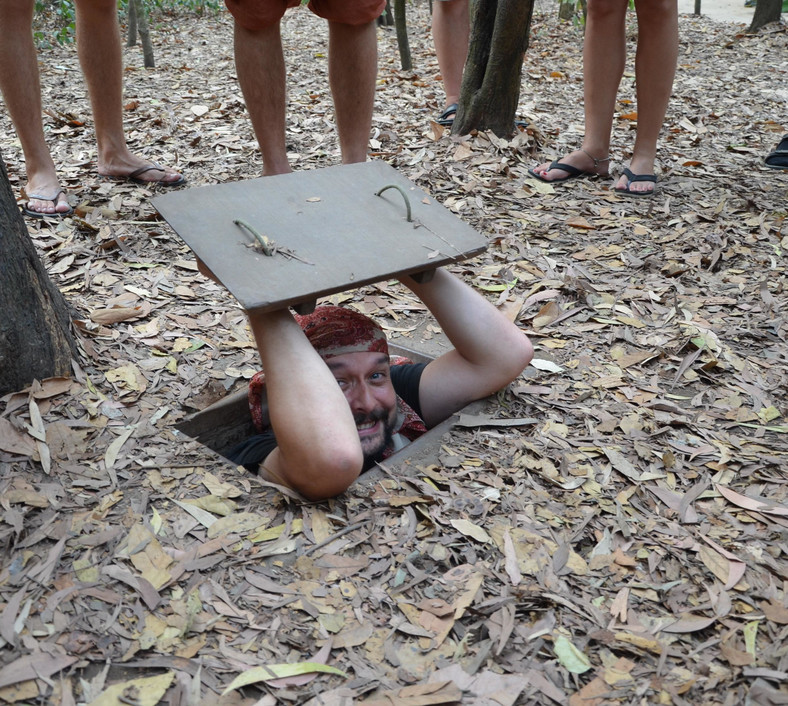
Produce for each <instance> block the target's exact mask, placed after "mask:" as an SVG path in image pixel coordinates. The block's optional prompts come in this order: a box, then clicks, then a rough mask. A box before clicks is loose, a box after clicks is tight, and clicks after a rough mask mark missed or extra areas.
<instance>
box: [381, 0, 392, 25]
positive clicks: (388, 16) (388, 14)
mask: <svg viewBox="0 0 788 706" xmlns="http://www.w3.org/2000/svg"><path fill="white" fill-rule="evenodd" d="M393 24H394V13H393V12H392V9H391V0H386V9H385V10H383V12H381V13H380V16H379V17H378V26H379V27H391V26H392V25H393Z"/></svg>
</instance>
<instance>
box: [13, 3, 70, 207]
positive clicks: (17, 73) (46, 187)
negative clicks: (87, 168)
mask: <svg viewBox="0 0 788 706" xmlns="http://www.w3.org/2000/svg"><path fill="white" fill-rule="evenodd" d="M32 23H33V0H1V1H0V27H2V28H3V30H2V31H3V38H2V40H1V41H0V89H2V92H3V97H4V98H5V103H6V107H7V108H8V113H9V115H10V116H11V120H12V121H13V123H14V127H15V128H16V132H17V135H19V141H20V142H21V143H22V151H23V152H24V155H25V169H26V170H27V186H26V187H25V192H26V193H27V195H28V203H27V208H28V209H29V210H31V211H36V212H38V213H56V212H59V213H65V212H66V211H68V210H69V208H70V207H69V205H68V203H67V201H66V196H65V194H64V193H59V192H60V184H59V183H58V179H57V172H56V170H55V164H54V162H53V161H52V156H51V155H50V153H49V148H48V147H47V143H46V138H45V137H44V126H43V123H42V121H41V84H40V81H39V76H38V59H37V57H36V49H35V45H34V43H33V32H32ZM30 194H38V195H40V196H44V197H50V198H53V199H56V201H48V200H46V199H31V198H29V196H30Z"/></svg>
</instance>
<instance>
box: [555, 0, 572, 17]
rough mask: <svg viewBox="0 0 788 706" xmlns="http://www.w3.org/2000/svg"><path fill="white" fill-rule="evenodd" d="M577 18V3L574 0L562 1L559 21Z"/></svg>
mask: <svg viewBox="0 0 788 706" xmlns="http://www.w3.org/2000/svg"><path fill="white" fill-rule="evenodd" d="M574 16H575V1H574V0H561V4H560V5H559V6H558V19H560V20H571V19H572V18H573V17H574Z"/></svg>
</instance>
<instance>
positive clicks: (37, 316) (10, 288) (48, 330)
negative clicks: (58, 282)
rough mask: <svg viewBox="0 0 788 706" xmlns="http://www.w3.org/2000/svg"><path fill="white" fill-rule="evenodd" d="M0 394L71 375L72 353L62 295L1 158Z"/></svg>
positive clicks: (0, 156) (74, 350)
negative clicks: (33, 239)
mask: <svg viewBox="0 0 788 706" xmlns="http://www.w3.org/2000/svg"><path fill="white" fill-rule="evenodd" d="M0 311H2V312H3V313H2V316H0V395H4V394H6V393H8V392H16V391H17V390H21V389H22V388H24V387H26V386H27V385H29V384H30V383H31V382H33V380H42V379H44V378H49V377H53V376H56V375H68V374H70V372H71V360H72V358H76V357H77V348H76V344H75V343H74V339H73V338H72V336H71V330H70V325H71V317H70V316H69V313H68V308H67V305H66V301H65V299H63V295H62V294H61V293H60V291H59V290H58V289H57V287H56V286H55V285H54V284H53V283H52V282H51V280H50V279H49V277H48V275H47V273H46V270H45V269H44V266H43V265H42V264H41V260H39V258H38V255H37V253H36V251H35V248H34V247H33V243H32V242H31V240H30V237H29V235H28V233H27V227H26V226H25V222H24V220H23V218H22V214H21V212H20V211H19V208H18V206H17V205H16V202H15V200H14V195H13V193H12V191H11V184H9V182H8V174H7V173H6V169H5V162H3V158H2V155H0Z"/></svg>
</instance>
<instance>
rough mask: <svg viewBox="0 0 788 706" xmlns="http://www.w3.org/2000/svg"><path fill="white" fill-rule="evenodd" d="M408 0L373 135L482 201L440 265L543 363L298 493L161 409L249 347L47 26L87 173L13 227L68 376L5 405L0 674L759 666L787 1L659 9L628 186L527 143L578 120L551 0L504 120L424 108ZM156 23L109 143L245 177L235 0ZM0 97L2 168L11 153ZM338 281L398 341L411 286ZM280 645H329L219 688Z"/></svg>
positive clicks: (80, 699)
mask: <svg viewBox="0 0 788 706" xmlns="http://www.w3.org/2000/svg"><path fill="white" fill-rule="evenodd" d="M409 12H410V16H409V22H410V40H411V48H412V50H413V53H414V63H415V67H416V68H415V69H414V71H413V72H411V73H403V72H402V71H400V70H399V68H398V65H399V64H398V62H399V59H398V54H397V48H396V40H395V37H394V33H393V31H391V30H380V33H379V38H380V71H379V85H378V95H377V105H376V111H375V117H374V135H373V141H372V143H371V144H372V151H373V152H374V154H375V156H376V157H377V158H380V159H385V160H387V161H388V162H390V163H391V164H392V165H394V166H396V167H397V168H399V169H401V170H402V171H403V173H405V174H407V175H408V176H410V177H411V178H412V179H414V180H415V181H416V182H418V184H419V185H421V186H422V187H423V188H425V189H427V190H428V191H430V192H432V193H433V194H434V195H435V196H436V197H437V198H438V199H439V200H440V201H442V202H443V203H444V204H445V205H447V206H448V207H449V208H451V209H452V210H453V211H454V212H455V213H456V214H458V215H459V216H460V217H462V218H463V219H465V220H466V221H467V222H469V223H470V224H472V225H474V226H475V227H476V228H478V229H479V230H480V231H482V232H483V233H485V234H486V235H487V236H488V238H489V243H490V247H489V250H488V251H487V253H486V254H485V255H484V256H483V257H480V258H478V259H477V260H475V261H472V262H469V263H466V264H465V265H463V266H461V267H458V268H457V270H458V272H460V273H461V274H462V275H463V276H464V277H466V278H467V279H468V280H469V281H471V282H473V283H475V284H476V285H477V286H479V287H481V288H482V289H484V290H486V291H487V292H488V293H489V296H490V297H491V298H492V299H493V300H495V301H497V302H498V303H500V304H501V306H505V307H506V309H507V311H510V312H511V313H512V315H513V316H516V317H517V320H518V322H519V324H520V325H521V326H522V327H523V329H524V330H525V331H526V332H527V333H528V334H529V335H530V336H531V337H532V339H533V340H534V343H535V344H536V347H537V358H538V360H539V361H541V362H538V363H537V367H532V368H529V369H528V371H527V372H526V374H525V375H524V376H523V378H522V379H521V380H519V381H517V382H515V383H514V384H513V385H512V386H511V389H509V390H508V391H506V392H503V393H501V394H500V395H499V396H498V400H497V402H496V403H495V404H490V405H488V407H487V408H486V410H485V412H486V414H487V417H486V418H484V419H482V420H478V419H477V421H476V423H475V424H476V426H474V422H473V420H471V421H470V422H469V423H470V424H471V426H465V427H461V428H457V429H455V430H453V431H452V432H451V433H449V434H447V435H445V436H444V437H443V438H442V439H441V440H440V444H439V447H438V448H436V449H435V452H434V454H433V457H432V459H431V460H430V459H428V460H425V461H424V462H423V463H421V462H419V461H418V460H414V461H411V462H410V463H405V464H401V465H390V466H388V467H387V468H386V469H385V472H377V473H376V474H373V476H372V477H371V478H370V479H367V480H366V481H364V482H360V483H358V484H357V485H356V486H354V487H353V488H352V489H351V490H350V491H349V492H348V493H347V494H346V495H345V496H343V497H341V498H338V499H336V500H334V501H331V502H327V503H319V504H306V503H302V502H299V501H297V500H296V499H293V498H291V497H288V496H286V495H283V494H281V493H280V492H279V491H278V490H276V489H274V488H271V487H268V486H266V485H265V484H264V483H262V482H261V481H260V480H259V479H258V478H256V477H255V476H252V475H250V474H248V473H246V472H244V471H242V470H240V469H236V468H234V467H232V466H231V465H230V464H228V463H223V462H221V461H219V460H217V458H216V457H215V456H214V455H212V454H211V453H209V452H208V451H206V450H205V449H204V448H203V447H201V446H200V445H198V444H196V443H193V442H190V441H189V440H188V439H185V438H183V437H182V436H178V435H176V434H175V433H174V432H173V425H174V424H175V423H176V422H177V421H178V420H179V419H181V418H182V417H183V416H184V415H185V414H187V413H188V412H190V411H193V409H195V408H198V407H202V406H205V405H206V404H208V403H210V402H212V401H214V400H216V399H218V398H220V397H222V396H224V395H225V394H226V393H227V392H229V391H232V390H236V389H239V388H241V387H242V386H243V385H244V384H245V381H246V380H247V379H248V378H249V377H250V376H251V374H252V373H253V372H254V371H255V370H256V369H257V355H256V352H255V350H254V347H253V344H252V342H251V340H250V337H249V332H248V330H247V328H246V325H245V319H244V316H243V314H242V313H241V312H240V311H239V309H238V308H237V306H236V305H235V304H234V302H233V301H232V299H231V298H230V297H229V296H228V295H227V294H226V293H225V292H224V291H223V290H222V289H221V288H219V287H218V286H216V285H214V284H213V283H211V282H209V281H207V280H205V279H204V278H203V277H201V276H200V275H199V274H198V273H197V272H196V270H195V266H194V261H193V259H192V257H191V256H190V253H189V251H188V249H187V248H186V247H185V246H184V245H182V243H181V242H180V241H179V239H178V238H177V237H176V236H175V235H174V234H173V233H172V232H171V231H170V230H169V228H168V227H167V226H166V224H164V223H163V222H162V221H160V220H159V219H158V217H157V214H156V213H155V211H154V209H153V208H152V207H151V206H150V204H149V197H150V196H151V193H153V192H151V191H148V190H145V189H143V188H141V187H139V186H134V185H124V184H117V183H114V182H107V181H102V180H101V179H100V178H99V177H98V176H97V175H96V173H95V165H94V161H93V160H94V159H95V148H94V143H93V135H92V127H91V120H90V112H89V109H88V105H87V102H86V96H85V89H84V86H83V84H82V82H81V75H80V73H79V71H78V68H77V61H76V55H75V49H74V47H73V46H66V47H59V46H58V47H52V48H50V49H46V50H42V52H41V66H42V78H43V84H44V95H45V103H46V107H47V108H48V109H49V110H50V111H51V116H52V117H51V118H48V119H47V129H48V131H49V135H50V138H51V139H50V141H51V145H52V149H53V153H54V156H55V160H56V162H57V163H58V164H59V165H61V172H62V174H63V178H64V184H66V185H67V186H68V188H69V190H70V193H71V196H72V199H74V200H75V201H76V202H79V203H80V204H81V208H80V209H79V214H80V217H79V218H75V219H70V220H65V221H63V222H60V223H56V224H54V225H49V224H44V223H35V222H30V223H29V224H28V225H29V229H30V235H31V237H32V238H33V239H34V241H35V243H36V245H37V247H38V250H39V252H40V254H41V257H42V258H43V260H44V261H45V263H46V265H47V267H48V268H49V272H50V274H51V276H52V277H53V279H54V280H55V281H57V283H58V284H59V285H60V287H61V289H62V290H63V291H64V293H65V294H66V296H67V298H68V300H69V302H70V303H71V305H72V306H73V308H74V310H75V316H76V318H77V320H78V321H79V328H80V332H81V339H82V346H83V348H84V357H83V359H82V360H81V361H80V363H79V366H78V367H77V368H76V369H75V374H74V376H73V378H72V379H71V380H50V381H44V382H42V383H41V384H36V385H34V386H33V387H32V388H31V389H30V390H27V391H24V392H21V393H19V394H17V395H11V396H8V397H7V398H5V399H4V400H3V401H2V403H0V411H1V412H0V493H1V495H0V498H1V499H2V506H3V509H2V523H0V538H1V539H2V548H3V553H2V568H1V570H0V660H1V661H2V664H3V665H4V666H3V667H2V669H0V699H2V700H3V701H6V702H15V703H26V704H34V703H48V704H49V703H52V704H64V705H65V704H74V703H89V702H93V703H97V704H105V703H112V704H115V703H156V702H157V701H158V700H159V698H160V697H161V698H163V701H162V703H169V704H184V705H186V704H197V703H204V704H216V703H248V704H251V703H255V702H257V703H261V704H273V703H277V702H282V703H284V702H287V703H305V702H308V701H309V700H310V699H313V698H314V699H315V701H313V703H336V704H339V703H350V702H351V700H355V701H357V702H367V703H391V701H390V700H389V698H394V699H395V700H396V703H402V704H428V703H451V702H457V701H460V700H461V701H462V702H463V703H482V698H483V697H486V698H488V699H495V700H496V701H497V703H501V704H504V703H507V704H508V703H518V704H544V703H557V704H573V705H578V706H579V705H580V704H586V705H589V706H590V705H593V704H603V703H604V704H646V703H660V704H729V705H733V704H743V703H753V704H772V703H774V704H776V703H785V702H786V699H788V690H786V686H785V684H786V681H787V680H788V649H787V648H786V644H788V642H787V641H786V637H788V561H787V560H786V559H787V555H788V498H786V487H787V486H786V483H787V482H788V472H787V470H786V469H787V468H788V443H787V440H788V421H787V420H786V418H785V416H784V415H785V413H786V404H788V402H787V400H786V382H787V380H786V369H787V368H786V363H787V362H788V347H786V343H785V340H786V337H788V328H787V327H786V319H785V311H786V298H787V297H786V279H785V271H786V268H785V251H786V249H787V248H788V230H787V228H788V226H786V222H785V216H786V202H787V201H786V192H787V191H788V174H786V173H782V172H777V171H773V170H769V169H766V168H765V167H764V166H763V163H762V158H763V157H764V155H765V154H766V153H768V152H769V151H770V150H771V149H772V148H773V147H774V145H775V144H776V143H777V141H778V139H779V137H780V136H781V134H782V133H784V132H786V131H788V107H787V106H788V96H787V94H786V86H788V50H787V49H786V45H787V44H788V35H787V34H786V31H785V28H784V27H771V28H768V29H767V30H765V31H764V32H762V33H761V34H760V35H758V36H754V37H753V36H747V35H745V34H743V33H741V32H742V31H743V29H744V27H743V26H740V25H732V24H717V23H714V22H712V21H710V20H707V19H702V18H701V19H698V18H694V17H691V16H682V18H681V57H680V66H679V71H678V75H677V78H676V85H675V96H674V98H673V100H672V102H671V105H670V109H669V113H668V117H667V120H666V129H665V132H664V138H663V140H662V142H661V146H660V154H659V160H660V165H661V181H660V192H659V195H658V196H657V197H656V198H654V199H652V200H642V201H633V200H623V199H621V198H619V197H616V196H615V195H614V194H613V193H611V185H612V182H605V181H598V182H584V183H572V184H569V185H563V186H558V187H556V188H554V189H553V188H551V187H545V186H544V185H542V184H540V183H537V182H535V181H533V180H531V179H528V178H527V176H526V170H527V168H528V167H530V166H532V165H533V164H534V163H535V162H536V161H537V159H541V158H542V157H543V156H547V157H552V156H557V155H559V154H560V153H561V152H563V151H564V150H565V149H569V148H571V147H574V146H576V145H577V144H578V143H579V141H580V134H581V130H582V120H583V118H582V107H581V101H580V98H581V93H582V72H581V71H582V70H581V56H580V45H581V40H580V36H579V34H578V30H577V29H576V28H574V27H572V26H570V25H559V24H558V22H557V19H556V17H555V14H554V12H555V10H554V8H553V6H552V5H548V6H546V7H545V8H543V9H542V11H540V12H539V13H538V14H537V16H536V17H535V19H534V25H533V28H532V42H531V47H530V49H529V51H528V53H527V56H526V62H525V66H524V78H523V89H522V97H521V111H520V117H525V118H527V119H528V120H529V121H530V124H531V125H530V127H529V129H528V130H527V131H522V132H520V133H519V134H518V135H517V136H516V137H515V138H514V139H513V140H511V141H505V140H500V139H497V138H495V137H494V136H490V135H485V134H479V135H474V136H471V137H464V138H461V139H453V138H451V137H450V136H449V135H447V134H445V133H442V132H441V130H440V129H438V128H437V127H436V126H435V125H432V124H431V122H430V119H431V118H432V117H434V116H435V115H436V114H437V113H438V112H439V109H440V108H441V107H442V106H441V102H442V95H441V88H440V82H439V78H438V71H437V65H436V62H435V59H434V56H433V55H432V52H431V42H430V34H429V22H428V16H427V10H426V3H425V4H424V5H422V4H421V3H420V4H419V5H418V6H415V7H410V8H409ZM152 23H153V26H154V36H155V41H156V58H157V62H158V67H157V68H156V69H154V70H143V69H142V68H139V67H140V66H141V52H140V50H139V49H130V50H127V65H128V68H127V70H126V76H125V81H126V101H127V104H126V111H125V116H126V124H127V126H128V135H129V139H130V141H131V143H132V145H133V147H134V149H136V150H138V151H140V152H143V153H145V154H147V155H149V156H151V157H152V158H155V159H158V160H161V161H164V162H167V163H169V164H172V165H174V166H176V167H178V168H179V169H181V170H183V172H184V173H185V174H186V175H187V176H188V179H189V184H190V185H192V186H195V185H201V184H211V183H217V182H228V181H233V180H237V179H243V178H249V177H254V176H257V175H258V174H259V173H260V159H259V156H258V154H257V151H256V144H255V141H254V138H253V136H252V133H251V128H250V125H249V122H248V120H247V118H246V115H245V113H244V106H243V103H242V100H241V98H240V93H239V90H238V87H237V83H236V81H235V79H234V69H233V60H232V49H231V41H232V40H231V24H230V22H229V21H228V17H227V15H226V14H225V13H221V14H220V15H218V16H213V15H209V16H205V17H203V18H199V19H197V18H194V17H190V16H185V15H184V16H179V15H175V16H166V17H158V18H156V17H154V18H152ZM324 29H325V28H324V26H323V24H322V23H320V22H319V21H316V20H314V19H313V18H312V17H311V16H310V15H309V13H307V12H302V11H298V12H294V13H292V14H291V15H289V16H288V18H287V20H286V22H285V23H284V34H285V42H286V52H287V57H288V60H289V67H290V107H289V115H288V140H289V146H290V150H291V153H292V159H293V164H294V166H295V167H296V168H298V169H307V168H316V167H321V166H325V165H331V164H336V163H337V162H338V150H337V142H336V136H335V132H334V130H333V124H332V123H333V115H332V107H331V102H330V95H329V93H328V89H327V82H326V78H325V69H326V48H325V31H324ZM633 36H634V34H633ZM620 98H621V105H620V116H621V117H620V118H619V119H617V121H616V124H615V127H614V143H613V144H614V152H613V156H614V159H615V162H616V164H615V165H614V167H613V168H614V170H618V169H620V165H621V163H622V162H623V161H625V160H626V157H627V149H628V148H629V147H630V146H631V144H632V137H633V132H632V131H633V129H634V123H633V121H632V120H629V119H626V118H625V117H623V116H626V115H627V114H630V113H632V110H633V108H634V105H633V104H632V103H631V101H633V100H634V95H633V75H632V73H631V72H629V73H627V75H626V77H625V80H624V85H623V87H622V90H621V92H620ZM0 127H1V129H2V135H3V138H2V142H1V143H0V144H1V145H2V153H3V157H4V159H5V161H6V163H7V165H8V171H9V174H10V176H11V179H12V184H13V185H14V187H15V189H16V190H17V192H18V191H19V188H20V187H21V186H22V185H23V183H24V176H23V173H24V172H23V164H22V161H21V153H20V150H19V147H18V143H16V142H15V138H14V136H13V132H12V129H11V125H10V123H9V121H8V120H7V118H6V117H5V116H4V115H2V116H0ZM338 299H343V300H345V301H346V302H347V303H348V304H352V305H354V306H357V307H359V308H361V309H362V310H364V311H367V312H370V313H373V314H375V315H376V316H378V317H380V319H381V320H382V321H384V322H385V324H386V325H387V327H388V328H389V330H390V332H391V335H392V337H393V338H395V339H402V340H403V341H405V342H408V341H409V338H408V331H409V330H410V329H412V327H413V325H415V324H416V323H419V322H420V321H421V320H422V318H423V312H422V311H421V310H420V308H419V307H418V306H417V305H416V303H415V302H413V301H412V300H411V299H410V298H409V297H408V296H407V295H406V293H405V292H404V291H402V290H400V289H398V288H397V287H395V286H394V285H391V284H381V285H379V286H375V287H370V288H367V289H366V290H363V291H356V292H351V293H349V294H348V295H346V296H344V297H338ZM426 330H427V333H428V335H431V333H432V331H431V330H430V329H426ZM411 335H412V334H411ZM490 417H491V418H490ZM502 419H508V420H511V419H520V420H524V421H521V422H510V423H509V425H505V423H502V422H500V421H499V420H502ZM528 420H532V421H530V422H529V421H528ZM533 420H535V422H534V421H533ZM308 661H313V662H324V663H326V664H328V665H330V666H331V667H333V668H335V669H338V670H341V671H342V672H343V673H344V675H337V674H336V673H317V672H315V671H312V673H311V675H306V676H305V675H301V676H286V677H285V678H284V679H283V680H280V681H276V682H271V681H269V682H268V683H267V684H266V685H264V686H261V687H260V688H261V689H262V692H261V691H259V690H258V689H257V687H245V688H243V689H241V690H240V691H231V692H230V693H229V694H228V695H226V696H224V697H220V696H219V695H220V694H221V692H222V691H223V690H224V688H225V687H226V686H227V685H229V684H230V683H231V682H232V681H233V679H235V678H236V677H238V675H242V674H247V675H250V674H251V677H252V678H261V679H269V680H270V679H271V678H273V677H274V676H279V677H282V676H283V674H284V672H282V671H281V669H280V668H273V669H272V671H270V672H260V671H259V670H258V671H251V670H255V668H259V667H260V666H261V665H267V666H269V667H271V665H278V664H285V663H291V664H296V663H301V662H308ZM309 669H310V668H309V667H307V671H309ZM312 669H313V670H314V668H312ZM312 677H314V678H312ZM112 684H114V685H115V686H114V687H113V688H114V689H115V692H107V693H105V694H104V695H103V696H99V695H100V694H101V692H102V690H103V689H104V688H109V687H110V685H112ZM118 694H120V696H118ZM162 695H164V696H162ZM318 695H320V697H321V699H322V700H317V697H318ZM119 699H122V700H119ZM258 699H259V701H258Z"/></svg>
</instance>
